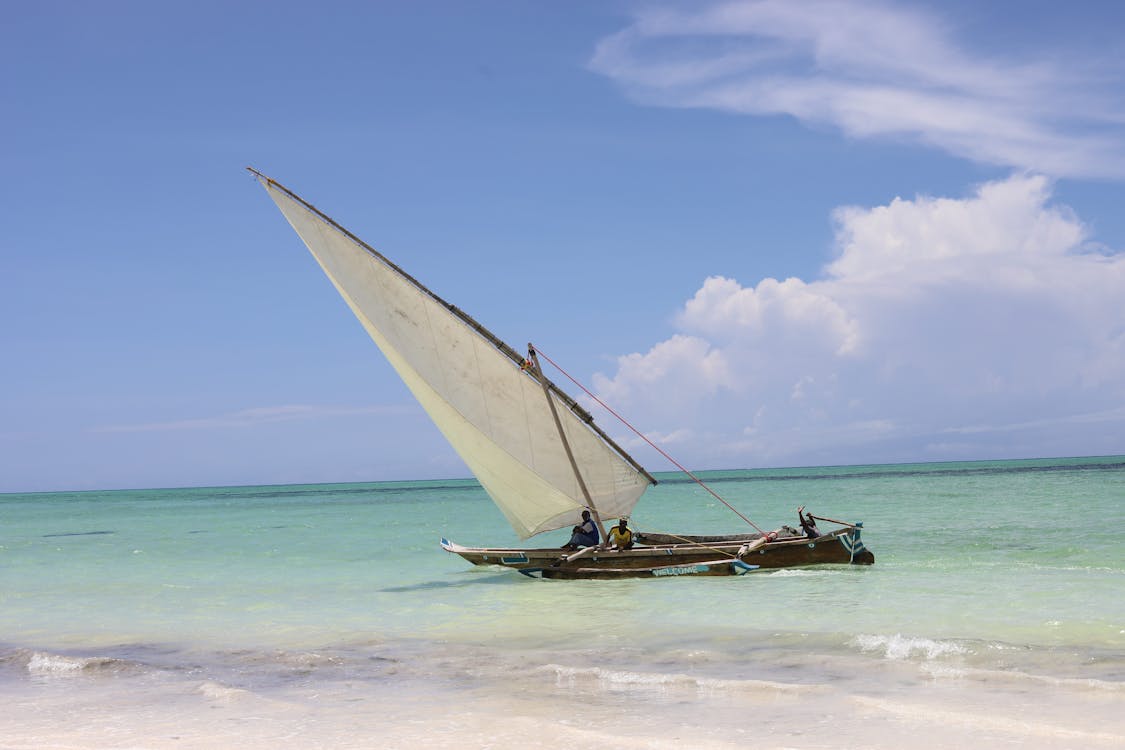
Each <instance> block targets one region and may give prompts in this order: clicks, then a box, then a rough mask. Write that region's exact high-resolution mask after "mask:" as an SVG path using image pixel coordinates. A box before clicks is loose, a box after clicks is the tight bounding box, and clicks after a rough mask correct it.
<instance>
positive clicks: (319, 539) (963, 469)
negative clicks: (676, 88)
mask: <svg viewBox="0 0 1125 750" xmlns="http://www.w3.org/2000/svg"><path fill="white" fill-rule="evenodd" d="M701 477H702V478H703V479H704V481H706V482H707V483H708V485H709V486H710V487H711V488H712V489H713V490H714V491H715V492H717V493H718V494H719V495H721V496H722V497H723V498H724V499H725V500H727V501H728V502H729V503H731V504H732V505H733V506H735V507H736V508H738V509H739V511H740V512H742V513H743V514H745V515H746V516H748V517H749V518H751V519H752V520H753V521H754V522H755V523H757V524H758V525H760V526H763V527H765V528H776V527H779V526H781V525H782V524H789V525H796V509H797V507H798V506H800V505H804V506H807V507H808V509H809V510H810V511H812V512H813V513H814V514H816V515H818V516H825V517H829V518H838V519H843V520H847V521H862V522H863V524H864V526H863V539H864V542H865V543H866V544H867V546H868V547H869V548H870V549H871V550H873V552H874V553H875V564H874V565H873V566H846V565H828V566H819V567H810V568H799V569H789V570H774V571H756V572H753V573H750V574H748V575H744V576H739V577H730V578H692V577H682V578H672V577H669V578H661V579H650V580H639V579H627V580H609V581H549V580H537V579H531V578H527V577H525V576H522V575H520V574H518V573H516V572H513V571H511V570H504V569H499V568H494V567H474V566H472V565H470V564H468V563H466V562H465V561H464V560H462V559H461V558H460V557H457V556H456V555H452V554H449V553H446V552H444V551H443V550H442V549H441V548H440V546H439V540H440V538H441V537H443V536H444V537H448V538H450V539H452V540H453V541H455V542H458V543H460V544H464V545H470V546H510V545H517V544H519V540H518V539H516V537H515V535H514V534H513V532H512V531H511V529H510V528H509V527H508V526H507V524H506V522H505V521H504V519H503V517H502V516H501V514H500V512H499V511H498V510H497V509H496V508H495V507H494V506H493V505H492V503H491V502H490V501H489V499H488V497H487V496H486V495H485V493H484V491H483V490H482V489H481V488H480V486H479V485H478V484H477V483H476V482H475V481H472V480H443V481H412V482H377V483H364V484H326V485H288V486H260V487H210V488H190V489H152V490H123V491H93V492H57V493H37V494H5V495H0V748H5V749H20V750H22V749H24V748H29V749H30V748H37V749H38V748H223V747H230V748H234V747H237V748H452V747H456V748H563V747H566V748H573V747H578V746H599V747H615V746H629V747H637V748H747V747H753V748H864V749H865V750H870V749H872V748H876V749H877V748H905V747H910V748H954V747H958V748H959V747H969V746H972V747H982V748H1054V749H1058V748H1084V749H1088V748H1103V747H1104V748H1123V747H1125V531H1123V530H1125V457H1123V456H1114V457H1096V458H1068V459H1042V460H1019V461H981V462H965V463H925V464H910V465H888V466H848V467H817V468H794V469H771V470H751V471H721V472H704V473H703V474H701ZM658 479H660V480H661V481H660V484H659V485H658V486H656V487H654V488H653V489H651V490H650V491H649V492H648V493H647V494H646V495H645V496H644V497H643V498H642V499H641V502H640V504H639V505H638V506H637V508H636V510H635V512H634V515H633V517H632V526H633V527H634V528H637V529H640V530H642V531H672V532H675V533H684V532H691V533H711V532H714V533H719V532H734V531H738V530H740V529H742V528H746V525H745V522H744V521H742V520H741V519H739V518H738V517H737V516H736V515H734V514H732V513H731V512H730V511H729V510H728V509H727V508H725V507H723V506H722V504H721V503H719V502H718V501H716V500H715V499H714V498H713V497H712V496H711V495H709V494H708V493H707V492H706V491H705V490H704V489H703V488H701V487H699V486H698V485H696V484H695V483H693V482H692V481H690V480H689V479H686V478H682V477H681V476H677V475H673V474H662V475H658ZM829 526H830V525H829ZM822 530H823V526H822ZM565 541H566V533H565V532H563V531H559V532H552V533H550V534H546V535H543V536H541V537H537V538H536V539H535V540H532V543H530V544H535V545H538V546H546V545H561V544H563V543H564V542H565Z"/></svg>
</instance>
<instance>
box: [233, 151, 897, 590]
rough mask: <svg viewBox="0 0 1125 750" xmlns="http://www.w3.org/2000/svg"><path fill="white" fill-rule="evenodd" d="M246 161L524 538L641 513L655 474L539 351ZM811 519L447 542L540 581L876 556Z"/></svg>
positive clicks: (714, 571) (847, 531)
mask: <svg viewBox="0 0 1125 750" xmlns="http://www.w3.org/2000/svg"><path fill="white" fill-rule="evenodd" d="M247 169H248V171H250V172H251V173H252V174H253V175H254V176H255V177H256V178H257V179H258V181H259V182H260V183H261V184H262V185H263V186H264V187H265V189H266V191H267V193H269V196H270V197H271V198H272V199H273V201H274V202H275V203H276V204H277V206H278V208H279V209H281V212H282V214H283V215H284V216H285V218H286V219H287V220H288V221H289V224H290V225H291V226H292V227H293V229H294V230H295V231H296V232H297V234H298V236H300V238H301V240H302V241H303V242H304V243H305V245H306V247H308V249H309V251H310V252H311V253H312V255H313V257H314V258H315V259H316V261H317V263H318V264H319V265H320V267H321V268H322V269H323V270H324V272H325V274H327V276H328V278H329V280H331V282H332V284H333V285H334V286H335V287H336V290H337V291H338V292H339V293H340V296H341V297H343V299H344V301H345V302H346V303H347V304H348V307H350V308H351V310H352V312H353V313H354V314H355V316H356V318H358V319H359V322H360V323H361V324H362V325H363V327H364V329H366V331H367V333H368V334H369V335H370V336H371V339H372V340H373V341H374V342H375V344H376V345H377V346H378V347H379V349H380V350H381V351H382V352H383V354H384V356H386V358H387V360H388V361H389V362H390V364H391V366H392V367H393V368H394V369H395V371H396V372H397V373H398V375H399V377H401V378H402V380H403V382H404V383H405V384H406V386H407V387H408V388H409V389H410V391H411V392H412V393H413V394H414V397H415V398H416V399H417V400H418V402H419V403H420V404H421V406H422V407H423V408H424V409H425V411H426V412H427V413H428V414H429V416H430V418H431V419H432V420H433V421H434V423H435V424H436V425H437V427H438V429H439V430H440V431H441V432H442V434H443V435H444V436H445V438H446V439H447V440H448V441H449V443H450V444H451V445H452V446H453V448H454V449H455V450H456V452H457V453H458V455H459V456H460V457H461V459H462V460H463V461H464V462H465V464H466V465H467V466H468V468H469V470H470V471H471V472H472V473H473V475H474V476H475V477H476V478H477V480H478V481H479V482H480V484H481V486H482V487H483V488H484V490H485V491H486V492H487V493H488V495H489V497H491V499H492V500H493V502H494V503H495V504H496V506H497V507H498V508H499V509H500V511H501V512H502V513H503V514H504V517H505V518H506V519H507V520H508V523H509V524H510V525H511V527H512V529H513V530H514V531H515V532H516V534H517V535H518V536H519V537H520V538H521V539H529V538H531V537H533V536H536V535H538V534H542V533H544V532H548V531H554V530H557V529H564V528H569V527H573V526H575V525H577V524H578V523H579V522H580V518H581V514H582V511H584V510H589V511H590V514H591V516H592V520H593V521H595V522H596V524H597V526H598V527H599V529H600V539H602V540H605V539H606V538H607V536H606V533H605V525H604V524H605V521H606V520H608V519H621V518H626V517H628V516H629V515H630V514H631V513H632V510H633V507H634V506H635V505H636V503H637V501H638V500H639V499H640V498H641V495H642V494H643V493H644V492H645V490H647V489H648V488H649V487H650V486H652V485H654V484H656V480H655V479H654V478H653V477H652V475H651V474H650V473H649V472H648V471H646V470H645V469H644V468H643V467H642V466H641V465H640V464H639V463H638V462H637V461H636V460H635V459H634V458H633V457H632V456H630V455H629V454H628V453H627V452H625V451H624V450H623V449H622V448H621V446H619V445H618V444H617V443H616V442H614V440H613V439H612V438H611V437H610V436H609V435H608V434H606V432H605V431H604V430H602V429H601V427H600V426H599V425H597V424H596V423H595V422H594V418H593V417H592V416H591V415H590V413H589V412H588V411H587V410H586V409H584V408H583V407H582V405H581V404H579V403H578V402H577V401H576V400H575V399H574V398H572V397H571V396H570V395H568V394H567V393H565V392H564V391H563V390H562V389H561V388H559V387H558V386H557V385H555V384H554V383H553V382H551V381H550V380H549V379H548V378H547V377H546V376H545V375H544V373H543V369H542V366H541V364H540V361H539V353H538V352H537V351H536V349H535V347H533V346H531V345H529V346H528V351H527V353H526V354H521V353H520V352H517V351H516V350H515V349H514V348H512V347H511V346H509V345H508V344H506V343H504V342H503V341H501V340H500V339H499V338H497V337H496V336H495V335H494V334H493V333H491V332H490V331H489V330H488V329H486V328H485V327H484V326H483V325H481V324H480V323H478V322H477V321H476V320H474V319H473V318H472V317H470V316H469V315H468V314H467V313H465V312H464V311H462V310H461V309H460V308H458V307H456V306H455V305H452V304H450V303H449V302H446V301H445V300H444V299H442V298H441V297H439V296H438V295H437V294H435V293H434V292H433V291H431V290H430V289H428V288H426V287H425V286H424V285H423V284H422V283H421V282H419V281H418V280H417V279H415V278H414V277H412V276H410V275H409V274H408V273H407V272H406V271H404V270H403V269H402V268H400V267H399V266H398V265H396V264H395V263H393V262H392V261H391V260H389V259H388V258H387V257H386V256H384V255H383V254H382V253H380V252H379V251H377V250H375V249H374V248H373V247H371V246H370V245H368V244H367V243H365V242H363V241H362V240H361V239H359V238H358V237H356V236H355V235H354V234H352V233H351V232H349V231H348V230H347V229H345V228H344V227H342V226H341V225H339V224H338V223H336V222H335V221H333V220H332V219H331V218H329V217H328V216H327V215H326V214H324V213H322V212H321V211H320V210H318V209H317V208H316V207H315V206H313V205H312V204H311V203H308V202H307V201H305V200H304V199H302V198H301V197H299V196H298V195H297V194H296V193H294V192H293V191H291V190H289V189H288V188H286V187H284V186H283V185H281V184H280V183H278V182H277V181H276V180H274V179H272V178H270V177H267V176H266V175H264V174H262V173H261V172H259V171H257V170H255V169H253V168H252V167H248V168H247ZM708 491H710V490H708ZM712 494H714V493H712ZM716 497H718V496H717V495H716ZM719 499H720V500H721V499H722V498H719ZM723 502H724V503H725V502H726V501H725V500H724V501H723ZM728 505H729V504H728ZM732 510H733V508H732ZM735 512H736V513H737V511H735ZM738 515H740V516H741V514H740V513H739V514H738ZM742 518H744V519H745V516H742ZM810 518H817V519H819V520H823V521H826V522H831V523H833V524H836V525H837V528H835V529H834V530H833V531H829V532H827V533H824V534H819V535H810V534H805V533H801V532H798V531H797V530H795V529H792V528H790V527H782V528H781V529H779V530H776V531H765V530H763V529H760V528H757V527H756V526H755V527H754V528H755V529H756V531H755V532H748V533H745V534H731V535H725V536H690V535H682V536H681V535H676V534H665V535H662V536H661V535H653V534H648V535H645V534H640V533H638V534H636V536H635V538H636V541H637V543H636V544H634V545H633V546H632V547H631V548H628V549H611V548H608V547H607V546H606V545H605V544H604V543H601V544H593V545H589V546H585V547H582V548H580V549H560V548H558V547H546V548H484V547H464V546H461V545H459V544H455V543H454V542H451V541H449V540H448V539H442V540H441V546H442V548H443V549H445V550H446V551H447V552H450V553H453V554H456V555H460V556H461V557H462V558H464V559H465V560H467V561H468V562H470V563H473V564H475V565H498V566H504V567H508V568H515V569H518V570H519V571H520V572H521V573H524V574H525V575H528V576H531V577H539V578H623V577H658V578H659V577H669V576H685V575H689V576H725V575H744V574H746V573H749V572H753V571H757V570H768V569H771V568H784V567H793V566H798V565H815V564H822V563H845V564H871V563H873V562H874V560H875V558H874V555H873V554H872V553H871V551H870V550H868V549H867V548H866V547H865V546H864V544H863V542H862V540H861V537H860V533H861V529H862V524H860V523H846V522H842V521H832V520H831V519H826V518H821V517H810ZM745 520H747V521H749V519H745Z"/></svg>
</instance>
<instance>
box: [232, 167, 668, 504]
mask: <svg viewBox="0 0 1125 750" xmlns="http://www.w3.org/2000/svg"><path fill="white" fill-rule="evenodd" d="M246 171H247V172H249V173H250V174H252V175H254V176H255V177H257V178H258V179H259V180H263V181H265V182H267V183H268V184H270V185H272V186H273V187H275V188H277V189H278V190H280V191H281V192H283V193H285V194H286V195H288V196H289V197H290V198H292V199H293V200H295V201H297V202H298V203H300V204H301V205H302V206H304V207H305V208H307V209H308V210H309V211H311V212H312V213H314V214H316V215H317V216H318V217H319V218H320V219H321V220H322V221H324V222H325V223H327V224H329V225H330V226H332V227H333V228H335V229H336V230H338V231H339V232H340V233H341V234H343V235H344V236H345V237H347V238H348V239H350V240H351V241H352V242H354V243H356V244H357V245H359V246H360V247H361V248H363V249H364V250H366V251H367V252H368V253H370V254H371V255H373V256H375V257H376V258H378V259H379V262H381V263H383V264H384V265H386V266H387V267H388V268H390V269H391V270H393V271H394V272H395V273H397V274H398V275H399V276H401V277H402V278H404V279H406V280H407V281H409V282H410V283H411V284H413V285H414V286H415V287H417V288H418V290H419V291H421V292H422V293H423V294H425V295H426V296H428V297H429V298H430V299H432V300H433V301H434V302H437V303H438V304H439V305H441V306H442V307H444V308H445V309H446V310H448V311H449V312H450V313H451V314H452V315H454V316H455V317H457V318H458V319H459V320H460V321H461V322H462V323H464V324H465V325H466V326H468V327H469V328H471V329H472V330H474V331H476V332H477V334H479V335H480V336H481V338H483V339H484V340H485V341H487V342H488V343H490V344H492V345H493V346H494V347H496V348H497V349H499V350H500V351H501V352H503V353H504V355H505V356H506V357H508V359H510V360H512V362H514V363H515V364H517V365H519V366H520V367H523V363H524V358H523V356H522V355H521V354H519V352H517V351H516V350H515V349H513V348H512V347H510V346H509V345H508V344H506V343H504V342H503V341H502V340H501V339H499V338H498V337H497V336H496V334H494V333H493V332H492V331H490V330H488V329H487V328H485V327H484V326H483V325H481V324H480V323H478V322H477V321H476V320H474V319H473V318H472V316H470V315H469V314H468V313H466V312H465V311H464V310H462V309H461V308H459V307H457V306H456V305H453V304H450V303H449V302H446V301H445V300H444V299H442V298H441V297H439V296H438V295H437V294H435V293H434V292H433V291H432V290H430V289H429V287H427V286H426V285H425V284H423V283H422V282H420V281H418V279H416V278H414V277H413V276H411V275H410V274H408V273H407V272H406V271H404V270H403V269H402V268H400V267H399V266H398V265H396V264H395V263H394V262H393V261H391V260H390V259H388V258H387V256H385V255H383V254H382V253H380V252H379V251H378V250H376V249H375V248H373V247H371V246H370V245H368V244H367V243H366V242H364V241H363V240H361V239H360V238H359V237H356V236H355V235H354V234H352V233H351V232H349V231H348V230H347V229H345V228H344V227H342V226H340V225H339V224H337V223H336V221H335V220H334V219H332V217H330V216H328V214H326V213H324V212H323V211H321V210H320V209H319V208H317V207H316V206H314V205H313V204H311V203H309V202H308V201H306V200H305V199H304V198H302V197H301V196H299V195H297V194H296V193H294V192H293V191H292V190H290V189H289V188H287V187H285V186H284V185H282V184H281V183H280V182H278V181H277V180H275V179H273V178H271V177H268V176H266V175H264V174H262V173H261V172H259V171H258V170H256V169H254V168H253V167H247V168H246ZM538 375H539V382H540V383H541V384H543V387H544V388H547V389H548V390H550V392H551V393H554V394H555V396H556V397H557V398H558V399H559V400H560V401H562V402H563V403H564V404H566V408H568V409H570V411H571V412H572V413H573V414H574V415H575V416H576V417H578V418H579V419H580V420H582V421H583V422H584V423H585V424H586V426H587V427H589V428H590V429H591V430H593V431H594V433H595V434H597V436H598V437H599V438H601V439H602V441H603V442H605V444H606V445H608V446H609V447H610V448H612V449H613V451H614V452H615V453H617V455H619V456H621V458H623V459H624V460H625V461H626V462H628V464H629V465H630V466H632V467H633V468H634V469H636V471H637V473H638V474H640V475H641V476H643V477H644V478H645V479H646V480H648V482H649V484H656V483H657V482H656V479H655V478H653V476H652V475H651V474H649V473H648V471H646V470H645V468H644V467H643V466H641V465H640V464H639V463H637V460H636V459H635V458H633V457H632V456H630V455H629V454H628V453H626V452H625V449H624V448H622V447H621V446H620V445H618V444H617V443H616V442H614V440H613V438H611V437H610V436H609V435H607V434H606V433H605V432H604V431H603V430H602V428H601V427H599V426H598V425H596V424H594V417H593V415H591V414H590V412H588V411H586V410H585V409H583V408H582V406H581V404H579V403H578V402H577V401H575V400H574V399H573V398H572V397H571V396H570V395H569V394H568V393H566V392H565V391H564V390H562V389H561V388H559V387H558V386H557V385H555V384H554V383H552V382H551V381H550V380H548V379H547V378H546V377H545V376H544V375H543V374H542V371H540V372H539V373H538Z"/></svg>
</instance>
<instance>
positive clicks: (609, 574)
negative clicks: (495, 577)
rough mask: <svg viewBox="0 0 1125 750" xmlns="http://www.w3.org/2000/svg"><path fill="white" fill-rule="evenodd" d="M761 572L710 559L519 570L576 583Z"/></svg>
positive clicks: (738, 574) (747, 566) (739, 563)
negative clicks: (639, 565) (652, 565)
mask: <svg viewBox="0 0 1125 750" xmlns="http://www.w3.org/2000/svg"><path fill="white" fill-rule="evenodd" d="M755 570H758V566H757V565H748V564H747V563H744V562H742V561H741V560H731V559H729V558H727V559H724V560H710V561H708V562H698V563H685V564H682V565H660V566H657V567H655V568H591V567H578V568H564V567H561V566H560V567H557V568H553V567H552V568H520V569H519V571H520V573H523V574H524V575H525V576H527V577H528V578H552V579H563V580H574V579H579V578H594V579H605V578H679V577H681V576H741V575H745V574H747V573H750V572H752V571H755Z"/></svg>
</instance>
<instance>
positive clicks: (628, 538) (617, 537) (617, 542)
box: [609, 518, 633, 549]
mask: <svg viewBox="0 0 1125 750" xmlns="http://www.w3.org/2000/svg"><path fill="white" fill-rule="evenodd" d="M609 546H610V547H613V548H614V549H630V548H631V547H632V546H633V532H632V531H631V530H630V529H629V519H628V518H622V519H621V520H620V521H618V522H617V525H616V526H614V527H613V528H612V529H610V530H609Z"/></svg>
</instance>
